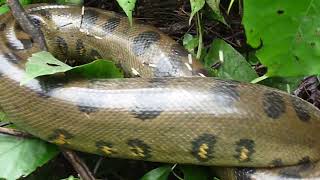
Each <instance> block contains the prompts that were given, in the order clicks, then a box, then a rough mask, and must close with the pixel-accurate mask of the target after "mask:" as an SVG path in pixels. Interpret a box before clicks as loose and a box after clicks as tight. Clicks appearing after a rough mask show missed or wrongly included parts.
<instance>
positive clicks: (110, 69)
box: [21, 52, 123, 84]
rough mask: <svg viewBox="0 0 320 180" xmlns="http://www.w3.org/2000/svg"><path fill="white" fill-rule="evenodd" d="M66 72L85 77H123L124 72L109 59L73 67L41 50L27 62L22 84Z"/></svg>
mask: <svg viewBox="0 0 320 180" xmlns="http://www.w3.org/2000/svg"><path fill="white" fill-rule="evenodd" d="M61 72H66V73H67V74H79V75H82V77H85V78H88V79H90V78H122V77H123V73H122V72H121V71H120V70H119V69H118V68H117V67H116V66H115V65H114V63H113V62H111V61H107V60H96V61H93V62H91V63H88V64H85V65H81V66H76V67H71V66H68V65H66V64H64V63H63V62H61V61H59V60H58V59H56V58H55V57H53V56H52V55H51V54H50V53H49V52H39V53H35V54H33V55H32V57H31V58H29V59H28V62H27V64H26V76H25V77H24V79H23V80H22V82H21V84H25V83H27V82H28V81H29V80H31V79H34V78H36V77H39V76H43V75H51V74H55V73H61Z"/></svg>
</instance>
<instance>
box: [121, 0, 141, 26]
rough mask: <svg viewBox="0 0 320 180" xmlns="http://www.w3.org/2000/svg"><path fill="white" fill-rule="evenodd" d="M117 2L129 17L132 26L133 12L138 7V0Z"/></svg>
mask: <svg viewBox="0 0 320 180" xmlns="http://www.w3.org/2000/svg"><path fill="white" fill-rule="evenodd" d="M117 2H118V4H119V5H120V7H121V8H122V9H123V11H124V12H125V13H126V15H127V16H128V18H129V22H130V24H131V25H132V11H133V9H134V7H135V5H136V0H117Z"/></svg>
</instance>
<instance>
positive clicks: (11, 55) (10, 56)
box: [2, 53, 20, 64]
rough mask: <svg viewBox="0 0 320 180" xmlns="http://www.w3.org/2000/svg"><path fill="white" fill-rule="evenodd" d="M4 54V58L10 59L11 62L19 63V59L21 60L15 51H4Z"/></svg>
mask: <svg viewBox="0 0 320 180" xmlns="http://www.w3.org/2000/svg"><path fill="white" fill-rule="evenodd" d="M2 55H3V56H4V58H5V59H6V60H8V62H10V63H13V64H18V63H19V61H20V59H19V57H18V56H17V55H16V54H14V53H3V54H2Z"/></svg>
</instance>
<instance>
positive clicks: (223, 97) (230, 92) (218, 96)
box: [211, 81, 240, 106]
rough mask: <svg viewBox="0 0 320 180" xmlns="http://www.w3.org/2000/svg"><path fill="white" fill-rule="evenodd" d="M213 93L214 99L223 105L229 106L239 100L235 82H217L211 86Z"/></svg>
mask: <svg viewBox="0 0 320 180" xmlns="http://www.w3.org/2000/svg"><path fill="white" fill-rule="evenodd" d="M211 91H213V92H214V93H213V94H215V96H214V101H216V102H217V103H220V104H221V105H223V106H231V105H233V104H234V103H235V102H237V101H239V100H240V92H239V89H238V85H237V84H236V83H229V82H228V83H227V82H222V81H221V82H219V83H217V84H216V85H215V86H214V87H212V88H211Z"/></svg>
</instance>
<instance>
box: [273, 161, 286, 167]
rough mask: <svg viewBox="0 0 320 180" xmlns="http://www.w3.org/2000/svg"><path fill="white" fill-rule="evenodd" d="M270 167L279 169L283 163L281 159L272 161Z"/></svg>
mask: <svg viewBox="0 0 320 180" xmlns="http://www.w3.org/2000/svg"><path fill="white" fill-rule="evenodd" d="M271 166H272V167H281V166H283V162H282V160H281V159H274V160H273V161H271Z"/></svg>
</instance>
